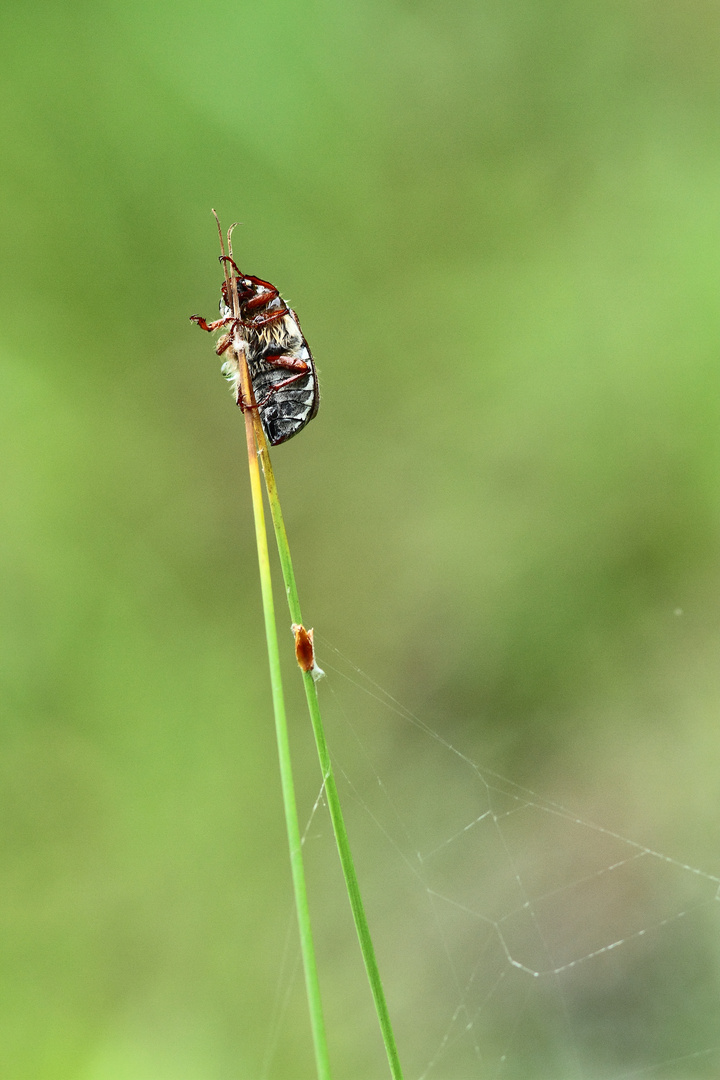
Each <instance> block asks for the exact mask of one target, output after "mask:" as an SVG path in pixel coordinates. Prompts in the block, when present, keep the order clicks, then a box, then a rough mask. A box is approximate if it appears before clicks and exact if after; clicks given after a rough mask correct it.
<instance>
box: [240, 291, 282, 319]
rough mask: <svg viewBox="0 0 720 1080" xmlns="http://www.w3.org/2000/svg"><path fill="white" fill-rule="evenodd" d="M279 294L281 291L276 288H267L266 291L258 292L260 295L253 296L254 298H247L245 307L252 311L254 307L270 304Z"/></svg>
mask: <svg viewBox="0 0 720 1080" xmlns="http://www.w3.org/2000/svg"><path fill="white" fill-rule="evenodd" d="M279 295H280V293H279V292H278V291H277V289H275V288H270V289H266V290H265V292H261V293H258V295H257V296H253V297H252V299H250V300H246V301H245V307H246V308H247V309H248V311H252V310H253V309H254V308H259V307H264V306H265V304H269V303H270V301H271V300H275V299H276V297H278V296H279ZM271 314H272V313H271Z"/></svg>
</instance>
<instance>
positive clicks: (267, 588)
mask: <svg viewBox="0 0 720 1080" xmlns="http://www.w3.org/2000/svg"><path fill="white" fill-rule="evenodd" d="M236 355H237V358H238V363H239V365H240V375H241V379H242V385H243V395H244V398H245V401H248V402H253V403H254V397H253V391H252V385H251V383H250V378H249V374H248V369H247V361H246V359H245V355H244V353H241V352H240V353H238V351H237V350H236ZM253 416H257V409H248V410H246V411H245V434H246V439H247V451H248V467H249V469H250V488H251V491H252V504H253V514H254V517H255V539H256V541H257V550H258V563H259V567H260V587H261V591H262V603H263V613H264V616H265V636H266V639H267V650H268V660H269V663H270V683H271V687H272V701H273V710H274V713H275V734H276V738H277V747H278V758H279V761H280V781H281V786H282V795H283V805H284V807H285V825H286V828H287V835H288V844H289V847H290V869H291V874H292V882H293V889H294V893H295V907H296V911H297V919H298V926H299V930H300V949H301V952H302V959H303V967H304V971H305V987H306V992H307V998H308V1006H309V1010H310V1025H311V1029H312V1038H313V1046H314V1050H315V1062H316V1066H317V1075H318V1080H330V1058H329V1055H328V1048H327V1038H326V1035H325V1023H324V1020H323V1013H322V1002H321V998H320V983H319V980H318V973H317V962H316V959H315V949H314V946H313V939H312V930H311V926H310V911H309V907H308V899H307V887H306V884H305V870H304V866H303V857H302V842H301V838H300V826H299V823H298V815H297V802H296V799H295V787H294V784H293V776H292V764H291V760H290V741H289V738H288V729H287V719H286V713H285V698H284V695H283V687H282V678H281V673H280V649H279V646H278V638H277V627H276V624H275V607H274V603H273V592H272V578H271V574H270V557H269V553H268V544H267V532H266V529H265V511H264V507H263V497H262V486H261V482H260V469H259V467H258V458H257V449H256V446H255V433H254V430H253V420H252V418H253Z"/></svg>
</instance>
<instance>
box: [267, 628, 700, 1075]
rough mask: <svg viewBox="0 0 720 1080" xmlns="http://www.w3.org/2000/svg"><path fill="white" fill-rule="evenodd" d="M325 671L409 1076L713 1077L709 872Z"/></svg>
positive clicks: (335, 664)
mask: <svg viewBox="0 0 720 1080" xmlns="http://www.w3.org/2000/svg"><path fill="white" fill-rule="evenodd" d="M328 657H330V659H331V661H332V662H330V660H329V659H328ZM321 662H322V666H323V668H325V669H326V671H327V673H328V679H327V680H326V683H325V684H324V685H323V688H322V689H323V691H324V693H323V697H324V703H323V710H324V714H325V715H326V718H327V719H328V727H329V739H330V744H331V749H332V755H333V761H334V765H335V770H336V776H337V780H338V786H339V788H340V794H341V799H342V801H343V805H344V807H345V809H346V815H347V818H348V827H349V831H350V835H351V841H352V843H353V849H354V852H355V853H356V858H359V865H358V872H359V876H360V880H361V886H362V888H363V895H364V899H365V903H366V907H367V909H368V916H369V919H370V923H371V928H372V930H373V936H374V940H375V945H376V949H377V952H378V956H379V961H380V966H381V972H382V974H383V979H384V982H385V986H386V991H387V994H388V999H389V1004H390V1010H391V1014H392V1016H393V1023H394V1025H395V1031H396V1036H397V1039H398V1044H399V1049H400V1055H401V1060H402V1061H403V1067H404V1072H405V1076H406V1080H474V1078H475V1077H478V1078H482V1080H488V1078H496V1080H520V1078H521V1077H522V1078H528V1080H530V1078H533V1080H534V1078H539V1077H542V1078H545V1077H547V1078H553V1080H555V1078H557V1080H564V1078H568V1080H569V1078H580V1080H600V1078H602V1080H621V1078H625V1077H652V1078H658V1080H671V1078H672V1080H685V1078H688V1080H689V1078H691V1077H692V1078H695V1077H698V1078H700V1077H702V1078H705V1077H708V1078H709V1077H717V1076H718V1075H720V1028H718V1024H717V1017H718V1012H719V1010H718V1005H719V1004H720V1002H719V1001H718V996H719V994H718V991H720V978H719V977H718V970H717V968H718V955H717V951H718V950H717V941H718V926H719V923H718V916H719V914H720V906H719V905H718V899H719V898H720V875H718V874H714V873H712V872H710V871H709V870H707V869H705V868H703V867H700V866H695V865H691V864H690V863H687V862H684V861H682V859H679V858H676V857H674V856H673V855H672V854H668V853H665V852H663V851H661V850H656V849H655V847H654V846H652V845H647V844H645V843H643V842H642V840H638V839H636V838H633V837H629V836H625V835H622V834H621V833H620V832H618V831H615V829H614V828H610V827H605V826H603V825H602V824H599V823H597V822H595V821H592V820H588V819H586V818H585V817H584V816H583V814H582V812H580V813H578V812H576V811H575V810H573V809H571V808H568V807H566V806H564V805H561V804H560V803H559V802H557V801H554V800H553V799H551V798H547V797H546V796H545V795H543V794H542V793H540V792H538V791H535V790H529V789H528V788H525V787H523V786H521V785H519V784H516V783H513V782H512V781H510V780H508V779H506V778H505V777H503V776H501V775H499V774H498V773H496V772H494V771H493V770H492V769H489V768H486V767H484V766H482V765H480V764H478V763H477V762H476V761H475V760H474V759H473V757H471V756H470V755H469V754H466V753H465V752H464V751H463V750H462V749H460V748H458V747H457V746H455V745H452V744H451V743H450V742H449V741H447V740H446V739H445V738H444V737H443V736H442V735H441V734H440V733H439V732H438V731H436V730H433V728H431V727H430V726H428V725H427V724H426V723H425V722H424V721H422V720H421V719H420V718H418V717H417V716H416V715H414V714H413V713H412V712H410V711H409V710H408V709H406V708H405V707H404V706H403V705H401V704H400V703H399V702H398V701H396V700H395V699H394V698H393V697H392V696H391V695H389V694H388V693H387V692H386V691H384V690H383V689H382V688H381V687H380V686H379V685H377V684H376V683H374V682H373V681H372V680H371V679H369V678H368V677H367V676H366V675H364V674H363V672H361V671H360V669H358V668H357V667H355V665H353V664H352V663H351V662H349V661H347V660H346V659H345V658H344V657H342V656H341V654H340V653H339V652H338V651H337V650H335V649H333V648H332V646H329V645H328V643H326V642H324V643H323V654H322V657H321ZM348 684H351V685H352V686H354V687H355V688H356V689H355V690H354V691H352V693H351V694H347V693H345V692H344V691H343V687H344V686H345V687H346V686H347V685H348ZM357 690H359V691H361V692H362V693H361V694H358V693H357ZM363 699H365V701H366V702H368V701H369V702H370V704H371V708H370V709H368V708H367V707H366V706H365V705H364V704H363ZM368 716H371V717H372V719H371V721H370V722H369V721H368ZM373 720H374V722H375V726H373ZM359 732H362V736H361V735H360V734H359ZM388 733H389V734H388ZM376 736H377V738H376ZM388 739H390V741H391V742H392V741H393V740H395V742H396V750H397V752H393V750H392V747H391V752H388ZM378 745H379V746H380V747H381V749H380V750H377V749H376V747H377V746H378ZM422 777H425V779H426V781H427V783H423V782H418V778H422ZM322 804H323V793H322V791H321V792H320V794H319V795H318V797H317V798H316V800H315V805H314V807H313V810H312V813H311V815H310V821H309V823H308V827H307V829H306V839H310V838H311V834H312V836H314V834H315V829H316V826H317V822H318V817H319V815H318V814H317V810H318V809H319V808H320V806H321V805H322ZM324 831H325V832H326V833H327V831H329V827H328V830H324ZM358 840H359V844H358V843H357V841H358ZM306 846H307V845H306ZM295 972H296V973H297V962H295ZM291 981H292V980H291V978H290V976H289V975H287V974H286V975H285V976H284V982H283V988H284V989H283V994H284V998H285V1001H287V995H288V986H289V984H290V982H291ZM282 1011H283V1009H280V1012H279V1014H278V1015H279V1016H281V1014H282ZM280 1023H281V1020H280V1019H278V1021H277V1023H276V1026H275V1028H274V1032H275V1034H274V1038H275V1039H276V1038H277V1031H278V1030H279V1025H280ZM271 1059H272V1053H270V1054H269V1055H268V1058H267V1059H266V1066H265V1069H266V1071H263V1073H262V1075H263V1076H266V1075H270V1074H271V1070H270V1062H271ZM373 1072H374V1070H373ZM358 1075H363V1073H362V1072H358ZM367 1075H369V1073H368V1074H367ZM379 1075H384V1073H380V1074H379Z"/></svg>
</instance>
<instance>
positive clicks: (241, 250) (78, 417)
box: [0, 0, 720, 1080]
mask: <svg viewBox="0 0 720 1080" xmlns="http://www.w3.org/2000/svg"><path fill="white" fill-rule="evenodd" d="M719 49H720V16H718V12H717V10H716V9H715V7H714V6H713V5H712V4H706V3H695V4H690V5H674V4H667V3H656V2H653V3H650V2H645V0H643V2H640V3H623V2H622V0H621V2H615V3H611V4H608V5H599V6H596V5H588V4H583V3H581V2H579V0H575V2H562V0H560V2H555V3H550V4H547V3H543V2H541V0H511V2H509V3H500V2H497V0H476V2H473V0H461V2H459V3H456V4H447V3H440V2H438V0H417V2H414V3H410V2H408V0H391V2H389V3H387V2H386V3H379V2H377V0H360V2H359V3H355V4H344V3H340V2H339V0H320V2H317V3H310V4H300V3H293V2H292V0H270V2H268V3H265V4H250V3H247V2H245V0H240V2H236V3H233V4H230V3H223V2H218V0H209V2H207V3H204V4H190V3H187V2H186V0H176V2H175V3H172V4H171V3H168V2H167V0H153V2H151V3H149V4H148V3H144V4H142V3H137V2H135V0H126V2H125V3H122V4H121V3H117V2H114V0H97V2H94V3H92V2H89V0H87V2H79V0H70V2H69V3H58V2H56V3H52V2H49V3H43V2H40V3H33V4H30V3H27V2H22V0H14V2H13V0H10V2H9V3H7V4H6V5H5V8H4V14H3V32H2V43H1V44H0V57H1V63H0V86H1V93H0V115H1V117H2V120H1V123H2V148H3V150H2V158H3V164H2V173H1V176H0V184H1V186H2V197H3V213H2V216H1V218H0V311H1V314H2V332H1V337H0V364H1V365H2V394H1V395H0V416H1V418H2V419H1V421H0V446H1V448H2V463H3V467H2V485H3V499H2V514H3V522H2V528H1V529H0V558H1V559H2V567H3V587H2V591H1V593H0V605H2V607H1V611H2V623H1V626H0V634H1V639H0V640H1V642H2V661H1V663H0V668H1V670H2V710H3V722H2V731H3V737H2V749H1V750H0V803H1V804H2V811H1V812H0V820H2V822H3V825H2V828H3V834H4V835H3V844H2V850H3V856H2V860H1V862H2V868H1V870H0V875H1V876H2V888H1V890H0V921H1V922H2V925H3V928H4V929H3V952H4V957H3V961H2V971H3V974H2V977H1V978H0V1025H1V1026H2V1035H1V1037H0V1073H1V1074H2V1075H3V1076H7V1077H8V1078H10V1080H71V1078H72V1080H76V1078H77V1080H130V1078H132V1080H165V1078H166V1077H168V1078H170V1077H172V1078H173V1080H201V1078H202V1080H216V1078H217V1080H220V1078H226V1077H233V1078H237V1080H245V1078H255V1077H258V1076H260V1069H261V1061H262V1053H263V1048H264V1042H263V1039H264V1030H265V1027H264V1025H266V1023H267V1022H268V1020H267V1018H268V1016H269V1014H270V1011H271V1008H272V1000H273V994H274V989H275V984H276V979H277V972H278V968H279V964H280V957H281V952H282V940H283V936H284V934H285V928H286V926H287V923H288V913H289V895H290V894H289V885H288V871H287V859H286V847H285V839H284V833H283V826H282V816H281V809H280V803H279V787H278V785H277V769H276V762H275V751H274V746H273V741H272V724H271V713H270V707H269V692H268V686H267V678H266V660H265V658H264V655H263V633H262V629H261V623H260V621H259V620H260V614H259V613H260V608H259V589H258V585H257V580H256V572H255V556H254V553H253V547H252V543H253V539H252V524H251V519H250V508H249V500H248V491H247V483H246V479H245V466H244V464H243V460H242V459H243V429H242V424H241V423H240V416H239V414H238V412H237V410H236V409H234V407H233V404H232V402H231V400H230V398H229V395H228V393H227V390H226V388H225V386H224V384H223V383H222V381H221V379H220V377H219V374H218V368H219V365H218V363H217V360H216V358H215V357H214V355H213V352H212V349H211V346H210V342H209V340H208V338H207V337H206V336H205V335H202V334H201V333H199V332H198V331H197V329H196V328H195V327H193V326H192V325H191V324H190V322H189V321H188V316H189V315H190V314H191V313H193V312H196V311H199V312H202V313H203V314H205V315H208V316H211V315H213V314H214V312H215V310H216V304H217V296H218V288H219V282H220V278H221V275H220V271H219V268H218V264H217V262H216V254H217V252H216V235H215V233H214V222H213V220H212V218H211V216H210V208H211V206H214V207H215V208H216V209H217V210H218V212H219V214H220V215H221V218H222V220H223V221H224V222H225V223H226V224H229V223H230V221H232V220H234V219H235V218H237V219H239V220H240V221H241V222H242V223H243V225H242V228H240V229H238V230H237V233H236V254H237V256H238V259H239V261H241V263H242V266H243V267H244V268H245V269H246V270H247V271H248V272H250V273H253V274H257V275H259V276H261V277H263V278H266V279H268V280H271V281H273V282H275V283H276V284H277V285H278V286H279V287H280V289H281V290H282V292H283V294H284V295H285V296H286V297H287V298H288V299H289V300H290V301H291V303H292V304H293V306H294V307H296V309H297V310H298V312H299V314H300V317H301V320H302V324H303V328H304V330H305V333H306V336H307V337H308V339H309V341H310V343H311V347H312V348H313V351H314V353H315V356H316V360H317V364H318V368H319V370H320V376H321V387H322V395H323V397H322V405H321V409H320V413H319V416H318V418H317V420H316V421H314V422H313V424H312V425H311V426H310V427H309V428H308V429H307V431H306V432H304V433H303V435H302V436H301V438H298V439H297V440H295V441H293V442H292V443H289V444H287V445H286V446H283V447H280V448H279V449H278V451H277V452H276V454H275V459H274V460H275V463H276V468H277V473H278V481H279V484H280V489H281V494H282V497H283V504H284V509H285V513H286V518H287V524H288V529H289V532H290V538H291V543H292V545H293V549H294V555H295V559H296V570H297V573H298V578H299V582H300V588H301V593H302V600H303V608H304V611H305V612H306V617H307V619H308V622H309V623H311V624H314V625H315V626H316V628H318V630H320V631H321V632H322V633H324V634H325V635H326V636H327V637H328V638H330V640H331V641H332V642H333V643H335V644H336V645H337V646H338V647H339V648H341V649H342V650H343V651H344V652H346V653H349V655H351V656H352V657H353V658H354V659H356V660H357V662H358V663H359V664H360V666H362V667H363V668H365V669H367V670H369V671H371V672H372V673H373V674H374V676H375V677H376V678H378V679H379V680H380V681H381V682H382V683H384V684H385V685H387V686H389V688H390V689H391V691H392V692H393V694H395V695H396V696H397V697H399V698H400V699H401V700H404V701H407V702H408V704H409V705H410V706H411V707H412V708H413V709H415V710H416V711H422V713H423V716H424V717H425V718H426V719H427V720H428V721H429V722H430V723H432V724H433V725H434V727H436V728H437V729H438V730H439V731H441V732H442V733H443V735H444V737H446V738H450V739H451V740H452V741H456V740H457V741H463V744H464V745H466V746H468V747H470V748H471V749H472V752H473V754H474V755H475V756H476V757H482V758H483V760H487V761H489V762H490V763H492V764H493V765H494V767H495V768H498V769H500V770H501V771H503V772H504V773H506V774H509V775H511V776H513V777H515V778H516V779H520V780H522V781H523V782H527V783H528V784H529V786H531V787H533V788H535V789H538V788H539V789H543V790H550V791H553V792H559V793H560V794H561V796H562V798H563V799H564V801H565V802H569V803H572V804H577V803H579V802H582V803H583V805H584V806H586V807H587V806H589V807H591V808H592V816H594V817H595V818H597V819H600V820H602V821H603V822H605V823H608V824H609V825H612V826H616V827H618V828H620V829H621V831H624V832H625V833H632V834H633V835H635V834H636V833H637V834H638V835H642V837H643V838H644V840H645V841H646V842H648V843H650V842H651V841H652V842H655V838H657V844H658V845H659V844H660V843H661V841H662V843H663V844H664V845H665V847H669V848H671V849H672V850H673V853H675V854H678V853H679V854H682V855H683V857H684V858H685V859H687V861H690V862H697V863H702V864H703V865H706V868H708V869H710V870H714V867H715V864H716V858H717V854H716V853H717V843H718V839H720V836H719V833H720V830H719V828H718V823H719V821H720V816H719V814H718V809H719V808H718V800H717V790H718V787H717V774H718V765H719V764H720V740H719V738H718V734H717V731H718V704H719V702H720V681H719V676H718V665H717V652H718V645H719V644H720V621H719V619H718V584H719V581H718V576H719V575H718V558H717V552H718V523H719V521H718V519H719V511H720V501H719V496H718V491H719V488H718V464H719V462H718V452H719V449H720V447H719V443H720V435H719V432H720V423H719V421H720V415H719V414H720V407H719V404H718V384H719V382H720V366H719V365H718V356H719V353H720V304H719V303H718V298H719V297H720V128H719V127H718V124H717V108H718V103H719V96H720V70H719V69H718V55H719ZM289 641H290V639H289V636H288V643H289ZM320 660H321V662H322V655H321V657H320ZM288 675H289V677H291V676H292V667H291V666H289V669H288ZM293 700H296V699H293ZM296 703H298V704H299V699H297V701H296ZM294 730H295V739H296V742H297V744H298V746H297V752H298V766H297V768H298V773H299V782H300V785H301V788H302V790H303V791H304V792H305V796H306V798H307V800H308V807H307V809H309V807H310V806H311V805H312V800H313V798H314V796H315V794H317V786H318V777H317V772H316V766H315V765H314V763H313V757H312V749H311V747H309V746H308V745H307V738H308V731H307V725H306V721H305V718H304V715H303V713H302V712H301V710H300V709H299V708H298V709H297V711H296V713H295V718H294ZM377 738H378V740H380V741H379V743H378V745H377V746H376V750H377V752H378V753H380V755H381V756H382V755H384V756H385V761H386V763H387V767H388V768H396V769H399V768H401V766H402V763H403V758H404V755H405V754H406V747H405V746H404V745H403V740H402V737H401V735H399V734H398V733H397V732H392V733H391V732H388V734H387V735H386V736H385V737H383V736H382V734H381V733H378V735H377ZM383 738H384V741H383ZM415 767H416V766H415V765H412V764H410V763H408V772H407V774H406V776H407V782H408V783H409V784H412V783H413V782H417V783H422V784H429V785H430V787H429V798H430V799H431V800H435V801H436V803H437V806H438V813H442V807H443V806H444V805H445V804H446V803H447V802H448V801H449V800H452V798H453V793H452V790H448V789H447V787H445V786H444V785H443V781H442V778H441V777H436V778H435V780H434V781H433V771H432V765H430V766H429V767H427V765H426V763H425V764H424V765H423V768H424V769H425V771H424V772H422V773H421V772H418V774H417V778H416V780H414V779H413V778H414V775H415V774H414V773H413V771H412V770H413V769H414V768H415ZM417 768H418V769H419V768H420V766H419V765H417ZM433 783H434V784H435V785H436V786H434V787H433V786H432V785H433ZM588 812H589V811H588ZM713 860H715V862H713ZM362 869H363V868H362V865H361V866H360V871H361V876H362ZM383 872H384V873H387V874H389V875H391V874H392V868H385V869H384V870H383ZM367 873H368V874H369V876H370V877H371V878H372V873H373V871H371V870H370V869H368V870H367ZM378 873H379V871H378ZM315 880H316V885H315V891H316V900H315V902H316V903H317V904H318V905H319V906H320V909H321V910H322V904H323V900H322V897H324V896H326V895H327V894H329V895H330V896H331V899H328V900H327V902H326V906H327V909H328V911H327V912H326V918H327V919H328V920H329V925H330V927H331V933H330V936H329V939H328V937H324V936H323V931H322V930H319V932H318V933H319V937H320V939H321V946H320V947H321V953H322V957H323V963H324V965H325V973H324V980H325V986H326V994H327V997H328V1011H329V1020H330V1027H331V1031H332V1032H333V1034H332V1035H331V1048H332V1051H333V1054H334V1056H335V1057H336V1059H337V1062H338V1066H337V1068H338V1071H337V1075H338V1076H344V1077H347V1078H354V1077H361V1076H362V1077H369V1076H371V1075H372V1076H382V1075H384V1072H383V1064H382V1053H381V1050H380V1049H379V1047H378V1045H377V1036H376V1034H375V1032H374V1028H373V1024H372V1018H371V1017H370V1018H369V1019H367V1020H360V1019H358V1020H357V1023H356V1024H353V1023H351V1020H354V1016H353V1010H354V1009H355V1004H354V1003H355V1002H356V1001H362V1002H363V1003H364V1001H365V998H364V996H363V993H364V991H363V988H362V974H361V972H360V970H359V967H358V961H357V959H356V958H355V956H354V952H353V947H352V931H351V929H350V928H349V926H347V925H346V915H345V911H344V907H343V900H342V895H341V892H340V891H339V886H338V883H337V872H336V870H335V869H334V866H333V864H332V857H331V856H327V867H321V868H317V869H316V877H315ZM328 882H329V883H330V884H328ZM320 894H321V895H320ZM336 911H338V912H341V914H337V915H335V912H336ZM373 914H374V915H375V919H376V922H377V924H379V926H380V935H381V939H382V918H383V909H382V905H381V904H376V905H375V908H374V910H373V906H372V905H371V909H370V915H371V919H372V917H373ZM321 925H322V923H321ZM333 935H335V937H334V938H333ZM323 942H324V944H323ZM381 962H382V956H381ZM398 964H399V967H398ZM665 977H666V976H665V974H662V973H661V979H663V978H665ZM667 977H669V976H667ZM389 983H390V997H391V1006H392V1007H393V1008H394V1009H395V1010H396V1012H397V1014H399V1016H400V1017H401V1021H400V1023H401V1028H402V1041H401V1051H402V1050H403V1049H406V1050H409V1048H410V1046H411V1044H412V1041H413V1026H414V1025H415V1026H416V1027H417V1029H420V1028H421V1027H422V1025H423V1022H424V1021H423V1016H422V1014H421V1013H419V1012H417V1013H415V1014H414V1015H413V1016H410V1015H406V1014H405V1013H404V1012H403V1000H404V999H403V994H404V992H405V991H404V989H403V986H404V983H405V979H404V976H403V969H402V964H401V963H400V962H399V961H398V963H397V964H396V965H394V966H393V971H392V974H390V973H389ZM355 984H357V989H355ZM293 1001H294V1004H293V1005H292V1007H291V1009H290V1012H289V1013H288V1018H287V1021H286V1023H285V1025H284V1028H283V1032H282V1035H281V1038H280V1043H279V1046H278V1052H277V1057H276V1059H275V1061H274V1064H273V1067H272V1071H271V1074H270V1075H271V1076H277V1077H288V1078H289V1080H299V1078H300V1077H305V1076H310V1075H312V1066H311V1058H310V1053H309V1045H308V1035H307V1030H306V1020H305V1014H304V1011H303V1010H304V1007H303V1003H302V995H301V994H300V992H299V991H298V992H297V994H296V999H295V998H294V999H293ZM351 1003H352V1004H351ZM426 1007H427V1009H428V1010H429V1011H431V1010H432V1009H433V1008H434V997H433V988H432V986H430V985H428V987H427V993H426ZM363 1008H365V1004H363ZM713 1010H714V1011H715V1014H716V1005H715V1006H713V1005H712V998H710V1000H709V1003H708V1011H707V1016H708V1017H710V1016H712V1015H713ZM609 1038H610V1039H611V1040H612V1039H613V1036H612V1034H611V1035H610V1036H609ZM662 1053H663V1051H662V1050H660V1051H659V1055H660V1056H662ZM416 1071H417V1070H416ZM528 1075H529V1076H532V1075H534V1074H533V1072H532V1070H530V1071H529V1072H528ZM537 1075H541V1073H540V1072H538V1074H537ZM544 1075H547V1074H544ZM468 1080H469V1078H468Z"/></svg>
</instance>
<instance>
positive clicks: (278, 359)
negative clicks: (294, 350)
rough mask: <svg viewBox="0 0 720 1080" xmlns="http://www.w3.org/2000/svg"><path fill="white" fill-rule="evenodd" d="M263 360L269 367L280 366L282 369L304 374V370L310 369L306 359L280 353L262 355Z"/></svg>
mask: <svg viewBox="0 0 720 1080" xmlns="http://www.w3.org/2000/svg"><path fill="white" fill-rule="evenodd" d="M263 360H264V361H265V363H266V364H269V365H270V367H274V368H281V369H283V370H284V371H297V372H298V373H299V374H300V375H304V374H305V372H306V371H309V370H310V365H309V364H308V362H307V361H306V360H300V359H299V358H298V357H296V356H286V355H283V354H281V353H278V355H276V356H274V355H272V354H271V355H270V356H263Z"/></svg>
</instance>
